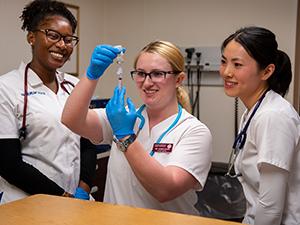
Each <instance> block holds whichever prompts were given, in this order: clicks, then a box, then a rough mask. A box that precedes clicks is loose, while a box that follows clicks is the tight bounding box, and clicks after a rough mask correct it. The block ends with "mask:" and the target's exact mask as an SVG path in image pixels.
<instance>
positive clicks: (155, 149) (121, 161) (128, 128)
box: [62, 41, 212, 214]
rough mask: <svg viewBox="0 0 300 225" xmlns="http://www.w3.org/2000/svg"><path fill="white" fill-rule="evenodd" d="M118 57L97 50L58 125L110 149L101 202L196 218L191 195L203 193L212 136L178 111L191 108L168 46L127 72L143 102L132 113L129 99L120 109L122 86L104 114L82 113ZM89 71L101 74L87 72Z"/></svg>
mask: <svg viewBox="0 0 300 225" xmlns="http://www.w3.org/2000/svg"><path fill="white" fill-rule="evenodd" d="M118 53H119V52H118V50H117V49H116V48H114V47H112V46H107V45H104V46H98V47H96V49H95V51H94V53H93V55H92V59H91V64H90V67H89V68H88V70H87V71H88V72H87V76H86V77H83V78H82V79H81V81H80V82H79V84H78V85H77V86H76V87H75V89H74V91H73V92H72V94H71V96H70V98H69V101H68V102H67V105H66V107H65V109H64V112H63V116H62V122H63V123H64V124H65V125H66V126H68V127H69V128H70V129H71V130H73V131H74V132H76V133H78V134H80V135H83V136H85V137H87V138H89V139H90V140H92V141H93V142H95V143H101V142H104V143H110V144H111V143H112V148H111V152H110V158H109V163H108V173H107V180H106V187H105V194H104V201H106V202H110V203H115V204H125V205H131V206H136V207H143V208H152V209H159V210H167V211H174V212H179V213H187V214H198V212H197V210H196V208H195V207H194V204H195V203H196V201H197V195H196V192H195V191H196V190H201V189H202V188H203V186H204V184H205V181H206V178H207V175H208V172H209V169H210V165H211V155H212V137H211V133H210V131H209V129H208V128H207V127H206V126H205V125H204V124H203V123H201V122H200V121H199V120H198V119H197V118H195V117H194V116H192V115H191V114H190V113H188V112H187V111H186V110H185V109H184V108H182V106H185V105H189V104H186V102H185V101H186V97H184V96H186V93H184V92H182V91H184V90H183V89H182V88H181V85H182V82H183V80H184V79H185V73H184V72H183V71H184V57H183V56H182V54H181V53H180V51H179V49H178V48H177V47H176V46H175V45H173V44H172V43H170V42H167V41H154V42H151V43H150V44H148V45H147V46H145V47H144V48H143V49H142V50H141V52H140V53H139V54H138V56H137V58H136V60H135V62H134V70H133V71H131V76H132V79H133V81H134V82H135V84H136V87H137V90H138V93H139V95H140V97H141V99H142V101H143V103H144V104H143V105H142V106H141V107H140V108H139V109H138V110H136V108H135V106H134V104H133V102H132V101H131V100H130V98H127V107H126V106H125V101H124V96H125V88H124V87H123V88H122V89H119V88H118V87H117V88H116V89H115V91H114V95H113V96H112V98H111V100H110V101H109V103H108V104H107V106H106V109H102V110H99V111H94V110H91V109H88V105H89V102H90V99H91V97H92V95H93V92H94V90H95V86H96V84H97V80H98V78H99V74H102V73H103V71H104V70H105V69H106V68H107V67H108V66H109V65H110V63H111V62H112V61H113V59H114V58H115V57H116V56H117V54H118ZM108 59H110V60H108ZM96 64H97V65H96ZM91 68H92V69H91ZM95 68H97V69H98V70H99V71H96V70H95V73H91V71H94V69H95ZM178 94H179V95H180V96H179V98H178ZM182 100H184V101H182Z"/></svg>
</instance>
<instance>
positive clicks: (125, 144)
mask: <svg viewBox="0 0 300 225" xmlns="http://www.w3.org/2000/svg"><path fill="white" fill-rule="evenodd" d="M135 139H136V135H135V134H132V135H130V137H129V138H127V139H126V140H125V141H123V142H122V141H119V140H118V139H116V138H113V140H114V142H115V143H116V145H117V147H118V149H119V150H120V151H122V152H125V151H126V150H127V148H128V146H129V145H130V144H131V143H132V142H134V140H135Z"/></svg>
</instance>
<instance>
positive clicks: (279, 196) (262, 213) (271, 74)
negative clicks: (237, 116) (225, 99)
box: [220, 26, 300, 225]
mask: <svg viewBox="0 0 300 225" xmlns="http://www.w3.org/2000/svg"><path fill="white" fill-rule="evenodd" d="M221 50H222V61H221V66H220V75H221V76H222V78H223V79H224V90H225V93H226V94H227V95H228V96H230V97H238V98H240V100H241V101H242V102H243V103H244V105H245V106H246V111H245V112H244V114H243V115H242V118H241V123H240V132H239V134H238V135H237V137H236V140H235V142H234V145H233V148H234V150H233V154H232V155H231V159H230V166H229V170H228V173H227V175H229V176H231V177H238V179H239V181H240V182H241V184H242V186H243V190H244V194H245V197H246V200H247V210H246V214H245V218H244V220H243V222H244V223H247V224H257V225H276V224H289V225H296V224H300V204H299V203H297V202H295V200H296V199H298V198H299V195H300V174H299V171H300V152H299V150H300V144H299V137H300V118H299V115H298V113H297V112H296V111H295V109H294V108H293V106H292V105H291V104H290V103H289V102H288V101H287V100H285V99H284V98H283V97H284V96H285V94H286V93H287V91H288V88H289V85H290V82H291V79H292V71H291V62H290V59H289V57H288V55H287V54H286V53H284V52H283V51H281V50H279V49H278V44H277V41H276V37H275V35H274V33H272V32H271V31H270V30H268V29H265V28H262V27H255V26H253V27H245V28H242V29H239V30H238V31H236V32H235V33H233V34H231V35H230V36H229V37H228V38H227V39H226V40H225V41H224V42H223V44H222V48H221ZM233 165H234V169H235V171H234V172H235V173H234V172H233V171H231V169H232V168H233Z"/></svg>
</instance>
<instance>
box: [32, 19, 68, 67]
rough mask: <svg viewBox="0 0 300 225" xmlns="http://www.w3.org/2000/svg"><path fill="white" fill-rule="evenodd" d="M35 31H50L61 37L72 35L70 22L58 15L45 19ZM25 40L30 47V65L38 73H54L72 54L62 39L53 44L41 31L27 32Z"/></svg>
mask: <svg viewBox="0 0 300 225" xmlns="http://www.w3.org/2000/svg"><path fill="white" fill-rule="evenodd" d="M37 29H39V30H47V29H50V30H54V31H57V32H58V33H60V34H61V35H73V32H72V27H71V25H70V22H69V21H68V20H67V19H66V18H64V17H62V16H58V15H53V16H49V17H46V19H45V20H43V21H42V22H41V23H40V24H39V26H38V28H37ZM27 40H28V42H29V43H31V45H32V54H33V58H32V62H31V65H32V66H33V67H35V68H37V69H38V70H40V71H45V70H46V71H56V69H57V68H60V67H62V66H63V65H64V64H65V62H66V61H67V60H68V59H69V57H70V56H71V54H72V52H73V47H70V46H67V45H65V43H64V41H63V40H62V39H61V40H60V41H58V42H56V43H55V42H53V41H51V40H49V38H47V37H46V34H45V33H44V32H41V31H33V32H29V33H28V36H27Z"/></svg>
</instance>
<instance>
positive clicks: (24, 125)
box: [19, 63, 75, 140]
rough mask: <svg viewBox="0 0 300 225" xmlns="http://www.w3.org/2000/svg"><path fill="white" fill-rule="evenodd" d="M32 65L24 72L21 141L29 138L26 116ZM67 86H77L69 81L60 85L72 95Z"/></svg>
mask: <svg viewBox="0 0 300 225" xmlns="http://www.w3.org/2000/svg"><path fill="white" fill-rule="evenodd" d="M29 66H30V63H28V64H27V65H26V67H25V71H24V106H23V119H22V127H21V128H20V129H19V139H20V140H25V139H26V136H27V128H26V114H27V108H28V107H27V105H28V69H29ZM65 84H67V85H71V86H72V87H75V85H74V84H73V83H72V82H70V81H67V80H63V81H62V82H61V83H60V87H61V88H62V89H63V90H64V91H65V92H67V93H68V94H69V95H70V92H69V91H68V90H67V88H66V87H65Z"/></svg>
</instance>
